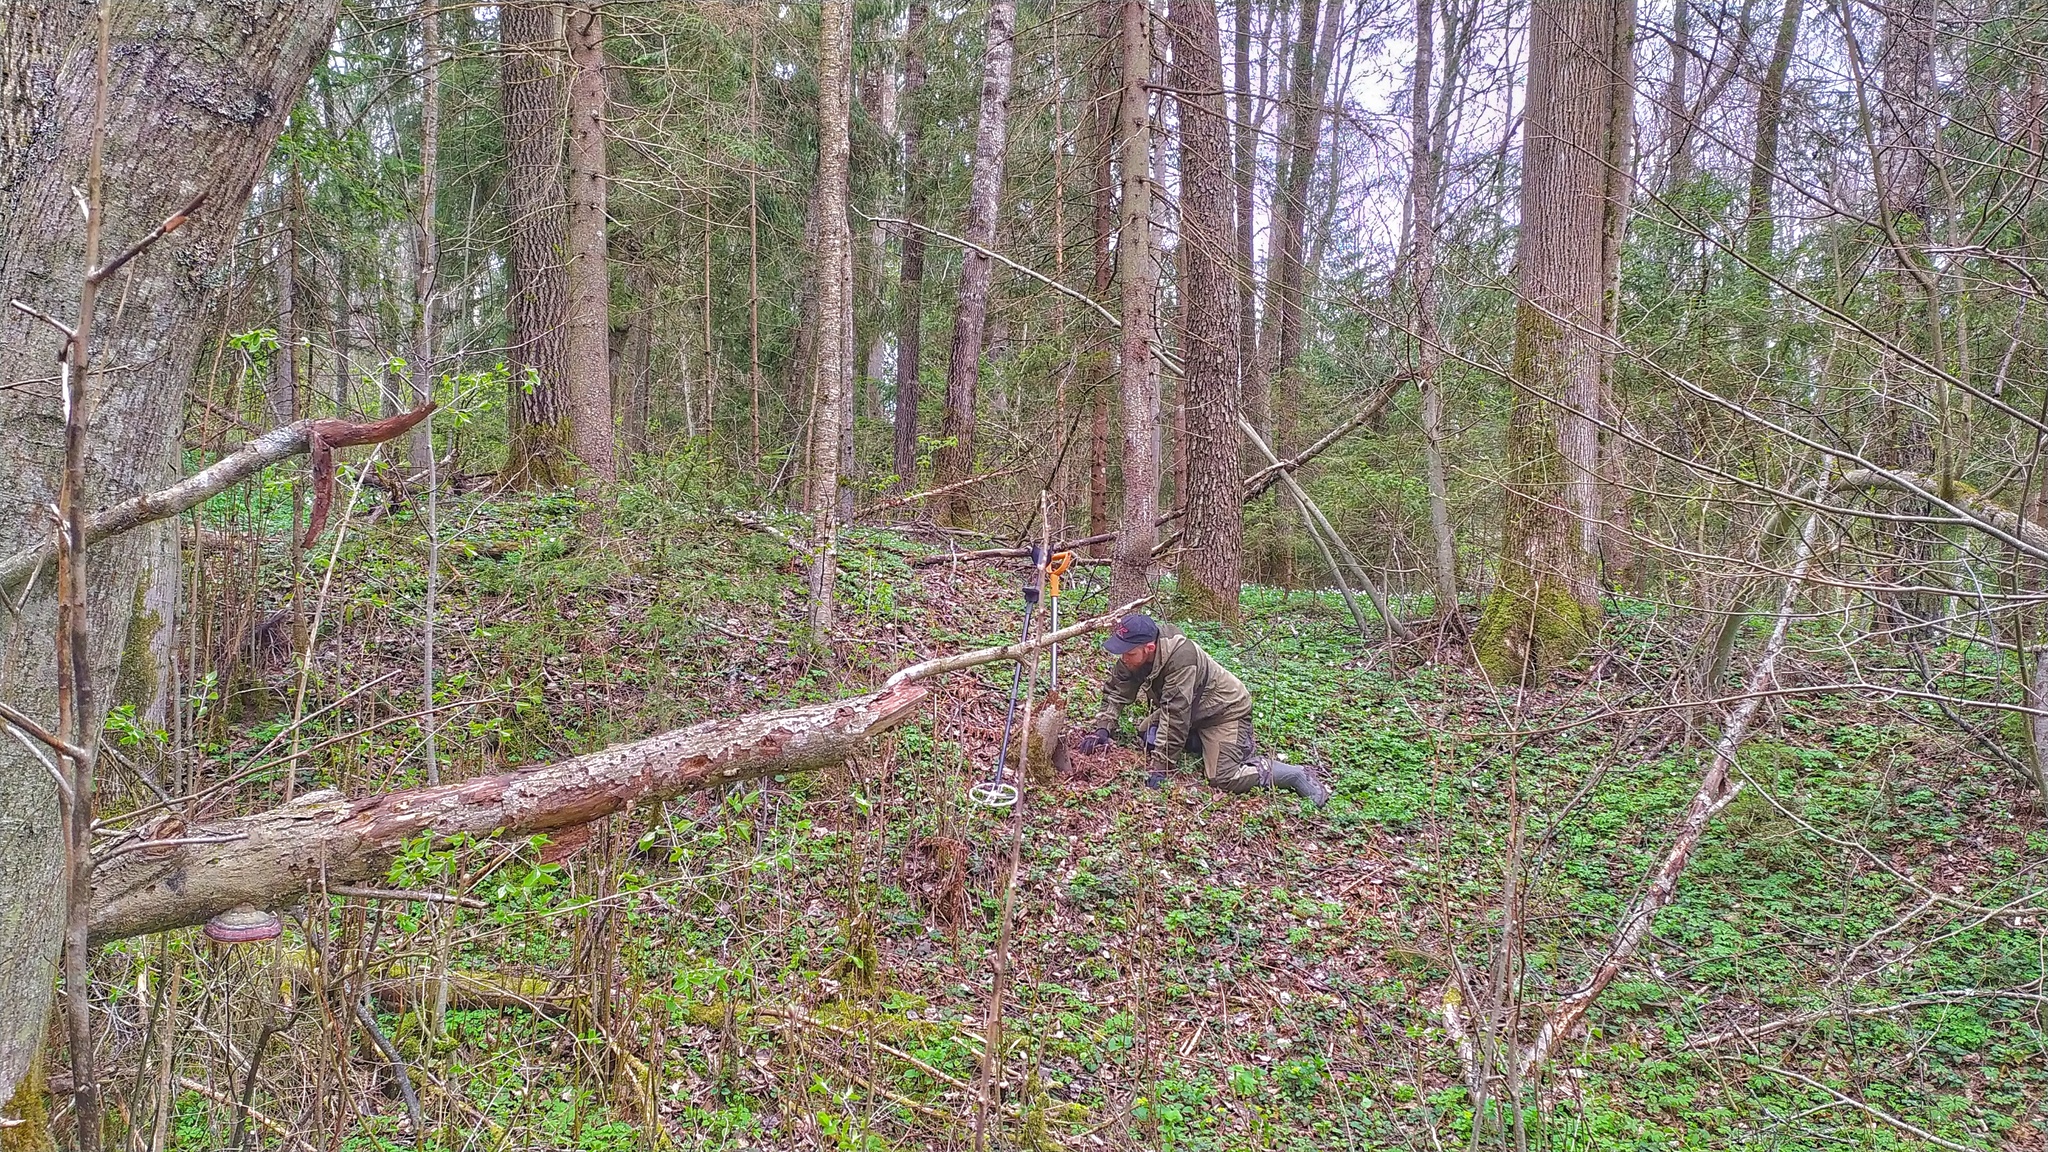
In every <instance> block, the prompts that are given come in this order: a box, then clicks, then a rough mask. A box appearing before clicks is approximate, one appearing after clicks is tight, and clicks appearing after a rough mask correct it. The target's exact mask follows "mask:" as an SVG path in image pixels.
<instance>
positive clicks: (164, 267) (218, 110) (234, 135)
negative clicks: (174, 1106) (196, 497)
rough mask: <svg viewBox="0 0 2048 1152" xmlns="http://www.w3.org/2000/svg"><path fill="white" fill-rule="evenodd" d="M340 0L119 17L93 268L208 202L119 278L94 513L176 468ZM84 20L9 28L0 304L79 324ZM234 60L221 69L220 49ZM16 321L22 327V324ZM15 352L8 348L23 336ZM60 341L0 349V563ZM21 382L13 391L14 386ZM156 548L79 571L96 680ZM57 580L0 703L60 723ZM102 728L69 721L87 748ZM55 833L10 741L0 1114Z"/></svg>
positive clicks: (98, 338)
mask: <svg viewBox="0 0 2048 1152" xmlns="http://www.w3.org/2000/svg"><path fill="white" fill-rule="evenodd" d="M335 12H336V4H335V3H334V2H333V0H303V2H300V0H250V2H248V3H242V4H236V5H224V4H220V3H216V2H214V0H198V2H197V3H195V4H191V5H187V6H185V7H183V8H181V9H180V11H179V14H178V19H176V20H173V21H168V22H167V21H165V20H163V19H161V18H160V13H159V12H157V11H156V10H154V9H150V8H147V7H146V6H131V7H115V8H113V9H112V10H111V21H112V25H111V28H110V38H111V42H112V49H111V59H112V61H113V63H112V80H111V85H110V89H109V92H108V97H107V104H106V116H105V130H104V132H103V134H102V140H103V145H102V154H103V171H104V188H105V193H104V198H103V202H102V213H103V217H104V219H105V220H106V232H105V243H104V245H103V251H106V252H109V253H113V252H120V251H122V250H124V249H126V248H127V247H128V246H129V245H130V244H132V243H134V242H136V241H138V240H140V239H142V238H143V237H144V236H145V235H146V234H148V233H149V231H150V230H151V229H153V228H156V227H157V226H158V225H159V224H161V223H162V222H164V221H165V220H166V219H167V218H169V217H171V216H172V215H173V214H174V213H175V212H177V211H178V210H179V209H180V208H181V207H183V206H185V205H186V204H188V203H190V202H191V200H192V199H193V197H194V196H195V195H198V194H201V193H204V194H206V195H207V197H208V199H207V202H206V203H205V205H204V206H203V207H202V208H201V209H200V211H199V212H198V213H197V214H196V215H194V216H193V217H192V218H191V219H190V220H189V221H188V222H187V223H186V224H185V225H184V226H183V227H181V228H179V229H178V230H177V231H175V232H173V233H171V234H170V235H169V236H167V237H166V238H165V239H163V240H162V241H161V242H159V243H158V244H156V245H155V246H153V247H152V248H150V249H149V250H148V251H147V252H145V253H143V254H142V255H141V256H140V257H138V258H137V259H136V260H135V261H134V262H133V263H132V264H130V265H129V266H128V268H127V269H126V270H124V271H123V272H122V273H121V284H120V291H119V292H112V291H110V292H108V293H106V294H105V295H104V296H103V297H102V301H103V307H102V308H101V310H100V313H99V316H98V318H97V320H96V323H95V325H94V336H95V340H94V343H95V349H94V353H95V362H96V363H97V364H100V365H107V366H116V365H118V366H126V367H125V368H121V369H115V368H113V367H108V368H105V369H102V370H98V371H95V372H94V375H93V385H94V387H93V393H94V405H93V409H92V411H91V412H90V413H89V414H88V417H89V419H90V428H89V431H88V439H87V444H86V452H87V457H86V467H87V472H88V476H89V489H88V493H87V495H88V498H89V499H90V500H91V502H92V506H94V507H105V506H106V505H108V504H112V503H117V502H119V501H122V500H125V499H127V498H129V497H131V496H134V495H136V494H138V493H141V492H143V491H146V490H149V489H153V488H154V487H156V486H157V485H158V484H159V483H160V482H161V481H162V479H163V477H164V476H166V475H169V474H171V473H172V472H173V471H174V469H175V467H176V464H177V459H178V455H177V454H178V441H179V437H178V430H179V427H180V423H181V418H182V412H183V403H184V397H185V392H186V388H187V386H188V384H189V382H190V373H191V369H192V365H193V363H194V362H195V359H196V357H197V355H198V351H199V344H200V341H201V338H202V334H201V330H202V328H204V326H205V325H204V322H203V317H204V316H205V313H206V305H207V302H208V299H209V296H210V289H209V284H210V274H211V272H212V270H213V269H214V268H215V267H216V266H217V265H219V264H220V263H221V262H222V261H223V260H224V259H225V258H226V256H227V255H228V252H229V250H230V248H231V246H232V245H233V242H234V239H235V234H236V231H237V229H238V227H239V225H240V223H241V209H242V206H243V204H244V203H245V202H246V199H247V196H248V190H249V188H250V186H251V185H252V184H253V182H254V181H255V179H256V178H257V175H258V174H259V173H260V172H261V171H262V168H263V164H264V161H265V159H266V158H267V157H268V156H269V154H270V148H271V145H272V144H273V143H275V141H276V139H277V136H278V134H279V133H280V132H281V131H282V130H283V129H284V126H285V122H286V118H287V116H288V115H289V113H290V111H291V109H292V107H293V105H294V104H296V103H297V101H298V96H299V92H300V90H301V89H302V88H303V87H304V85H305V81H306V77H307V75H308V74H309V72H310V71H311V69H312V66H313V62H314V60H315V59H317V58H318V57H319V55H320V54H321V53H322V52H324V51H325V50H326V48H327V43H328V35H329V33H330V32H331V31H332V29H333V25H334V18H335ZM94 13H95V8H94V6H93V5H91V4H86V3H80V2H76V0H53V2H50V3H45V4H40V5H33V6H28V5H14V6H11V7H9V8H7V9H6V10H5V11H4V14H0V72H4V74H5V75H6V77H7V80H8V83H6V84H4V85H0V142H4V144H0V202H4V203H5V204H6V205H7V207H8V211H7V212H5V213H0V300H12V299H20V300H22V301H24V302H26V303H28V304H30V305H31V306H33V307H36V308H38V309H40V310H42V311H44V312H46V313H48V314H50V315H53V316H55V317H58V318H59V319H61V320H63V321H65V322H66V323H72V322H75V321H76V320H77V319H78V318H77V317H76V316H75V315H74V313H75V312H76V310H77V306H78V298H79V290H80V286H81V281H82V279H83V277H84V275H85V272H86V269H85V266H84V261H85V248H84V237H83V235H82V230H81V228H80V226H79V216H78V208H77V204H76V201H75V200H74V198H73V189H74V188H76V187H82V186H83V185H84V183H85V171H86V167H87V157H88V155H89V153H90V152H91V142H92V136H93V122H94V109H95V106H96V103H97V100H96V84H95V69H94V66H93V60H94V54H95V43H94V37H92V36H90V35H85V34H82V32H83V30H87V29H90V28H92V27H93V26H94V24H95V15H94ZM229 43H232V44H233V45H234V46H235V50H234V51H232V52H224V51H222V50H221V46H222V45H223V44H229ZM16 323H18V318H17V321H16ZM16 336H19V338H18V339H17V338H16ZM61 343H62V338H61V337H59V336H57V335H56V334H55V333H53V332H51V331H49V330H48V329H47V328H45V327H44V326H42V325H30V326H27V327H25V328H20V327H16V328H15V329H14V334H11V335H10V337H9V339H7V340H5V341H0V427H5V428H6V429H7V437H8V444H9V448H8V450H7V451H5V452H0V554H13V553H14V552H16V551H18V550H19V549H21V548H23V547H25V546H32V545H37V544H42V543H45V542H47V541H48V539H49V536H50V522H49V518H48V516H47V513H46V512H45V509H46V508H47V507H48V506H49V504H50V502H51V501H52V500H53V498H54V497H55V495H56V492H57V488H58V480H59V474H60V472H61V470H62V460H63V443H64V436H63V432H62V427H63V416H62V412H61V406H60V400H59V397H58V396H57V394H56V393H55V391H54V390H53V389H52V388H51V386H50V385H49V384H48V383H25V382H30V381H47V380H48V379H49V378H50V376H51V375H52V369H51V365H52V364H53V363H54V362H55V361H56V359H57V349H58V348H59V346H60V344H61ZM17 384H20V385H21V386H16V385H17ZM149 551H150V540H149V534H147V533H139V534H135V535H131V536H129V537H126V538H123V539H120V540H116V541H111V542H109V543H107V544H104V545H102V546H101V547H98V548H96V549H93V550H92V554H91V556H90V557H89V558H88V559H87V561H86V563H87V565H88V571H87V578H88V581H89V601H88V619H89V621H90V629H91V637H92V639H91V649H90V659H91V663H92V675H93V676H94V677H96V678H97V679H98V681H99V682H100V683H111V682H112V681H113V679H114V673H115V668H116V665H117V663H118V660H119V657H120V654H121V647H122V640H123V637H124V635H125V634H126V633H127V631H128V629H127V627H126V625H127V623H128V619H129V616H130V613H131V612H132V610H133V607H134V603H135V596H136V593H137V587H138V582H139V581H140V580H141V579H142V577H143V571H142V569H143V566H144V564H145V563H146V557H147V555H148V553H149ZM56 615H57V603H56V597H55V595H54V590H53V587H52V585H51V583H50V580H49V574H48V572H47V571H45V573H44V576H43V577H42V578H41V579H40V580H39V581H38V583H37V584H36V585H34V586H33V587H31V588H30V589H29V590H28V592H27V594H26V596H25V598H24V599H23V600H22V601H21V604H20V610H19V611H18V612H13V613H7V614H0V667H5V668H7V669H8V670H9V671H8V674H7V675H6V676H5V677H4V678H0V699H4V700H5V702H6V703H8V704H10V705H12V706H14V707H15V708H18V709H20V710H21V711H23V712H24V713H26V714H28V715H29V716H31V717H36V718H40V719H43V720H45V721H46V722H47V720H48V718H50V717H52V716H54V715H55V714H56V685H57V671H56V662H55V653H54V645H53V644H52V641H51V637H52V636H53V635H55V632H56V625H55V620H56ZM100 720H101V717H99V716H96V715H85V716H83V717H81V724H82V725H83V728H84V731H83V732H82V734H81V735H82V738H83V739H84V740H85V741H87V742H88V743H89V742H92V741H96V740H97V739H98V734H99V728H100ZM63 876H64V837H63V831H62V829H61V828H60V826H59V806H58V800H57V794H56V790H55V785H54V782H53V781H52V779H51V776H50V773H49V771H48V770H47V769H46V768H45V767H44V765H43V763H42V762H41V761H40V760H38V759H37V758H36V757H34V756H33V755H31V754H30V753H29V752H27V751H26V750H25V749H24V748H22V746H21V745H20V744H18V743H16V742H15V741H13V740H11V739H10V740H7V741H4V742H0V893H5V894H6V896H5V898H4V899H0V940H5V941H6V945H5V946H4V947H0V1101H10V1100H14V1099H15V1088H16V1086H17V1085H18V1084H19V1083H20V1082H21V1080H22V1078H23V1077H24V1076H25V1075H26V1074H27V1072H28V1069H29V1067H30V1064H31V1062H32V1061H33V1060H34V1058H35V1055H36V1052H37V1050H38V1049H39V1048H40V1047H41V1046H42V1044H43V1039H44V1036H45V1034H46V1027H45V1026H46V1022H47V1019H48V1014H49V1007H50V997H51V993H52V991H53V990H54V987H55V977H56V972H57V954H58V945H59V935H60V932H61V930H62V927H63V924H64V920H65V916H64V905H65V893H64V888H63V883H64V882H63Z"/></svg>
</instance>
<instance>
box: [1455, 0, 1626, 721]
mask: <svg viewBox="0 0 2048 1152" xmlns="http://www.w3.org/2000/svg"><path fill="white" fill-rule="evenodd" d="M1627 23H1628V20H1627V9H1625V8H1624V7H1623V6H1621V5H1616V4H1613V3H1610V2H1608V0H1537V2H1536V4H1535V6H1534V8H1533V9H1532V11H1531V15H1530V22H1529V90H1528V95H1527V97H1526V100H1527V104H1526V107H1525V110H1524V113H1523V119H1522V150H1523V159H1522V195H1521V213H1520V218H1521V233H1520V236H1519V238H1518V241H1517V244H1516V252H1515V258H1516V264H1517V267H1518V291H1517V302H1516V310H1515V351H1514V359H1513V363H1512V366H1511V368H1510V372H1511V374H1512V376H1513V378H1514V380H1515V382H1516V384H1517V387H1516V390H1515V400H1514V408H1513V412H1512V416H1511V419H1510V424H1509V430H1508V443H1507V458H1506V467H1507V474H1506V477H1505V479H1506V492H1505V493H1504V496H1505V500H1504V504H1503V509H1502V537H1503V539H1502V549H1501V563H1500V576H1499V583H1498V585H1497V586H1496V587H1495V589H1494V592H1493V594H1492V595H1491V596H1489V597H1487V599H1486V604H1485V607H1484V611H1483V613H1482V616H1481V619H1480V624H1479V632H1478V635H1477V636H1476V637H1475V644H1476V648H1477V652H1478V655H1479V659H1480V662H1481V664H1482V665H1483V666H1484V667H1485V669H1486V670H1487V672H1488V674H1489V675H1491V676H1492V677H1493V678H1494V679H1495V680H1496V681H1498V682H1505V683H1524V682H1531V683H1535V682H1541V681H1543V680H1544V679H1546V678H1547V677H1548V676H1549V675H1550V674H1551V673H1552V672H1553V671H1555V670H1556V669H1557V668H1558V667H1559V666H1561V665H1563V664H1564V663H1566V662H1567V661H1569V660H1571V659H1573V658H1574V657H1576V656H1577V655H1578V654H1579V653H1580V652H1581V651H1583V650H1584V649H1585V647H1586V646H1587V645H1588V644H1590V643H1591V642H1592V641H1593V640H1594V638H1595V637H1597V636H1598V634H1599V631H1600V624H1601V609H1600V586H1599V579H1598V568H1597V557H1596V554H1595V551H1594V549H1593V548H1592V547H1590V546H1589V543H1588V537H1589V533H1590V531H1592V530H1593V529H1595V528H1597V525H1598V523H1599V511H1598V509H1597V507H1595V506H1594V504H1595V503H1596V500H1595V499H1594V498H1595V496H1596V495H1597V488H1596V487H1595V486H1594V484H1595V481H1596V479H1597V468H1598V464H1599V460H1598V452H1599V443H1600V437H1599V425H1598V424H1597V423H1596V421H1597V420H1598V419H1599V416H1600V400H1601V375H1602V362H1603V358H1604V357H1603V354H1602V350H1601V345H1602V343H1603V341H1602V339H1601V333H1602V331H1603V329H1604V324H1605V309H1606V301H1607V295H1608V284H1607V281H1606V276H1605V273H1606V261H1605V259H1604V257H1605V252H1604V247H1605V245H1604V244H1601V243H1588V242H1587V240H1588V238H1589V237H1604V236H1606V235H1607V234H1608V231H1607V230H1608V227H1609V222H1610V221H1609V209H1608V199H1609V194H1610V182H1609V178H1608V158H1609V157H1610V156H1612V155H1613V154H1614V147H1613V145H1614V141H1612V140H1611V139H1610V135H1611V133H1612V132H1613V130H1614V127H1615V125H1616V122H1617V119H1618V117H1617V115H1616V105H1617V104H1620V103H1626V102H1627V101H1628V100H1629V99H1630V95H1631V92H1632V89H1631V86H1630V83H1629V73H1628V71H1627V69H1626V68H1625V67H1622V66H1621V64H1620V61H1618V60H1617V55H1618V53H1619V52H1621V51H1626V50H1627V46H1628V45H1629V43H1630V35H1631V33H1632V31H1633V30H1632V29H1631V28H1629V27H1626V26H1625V25H1626V24H1627ZM1617 89H1619V90H1618V91H1617Z"/></svg>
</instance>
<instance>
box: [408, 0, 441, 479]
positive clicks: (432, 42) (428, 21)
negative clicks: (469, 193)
mask: <svg viewBox="0 0 2048 1152" xmlns="http://www.w3.org/2000/svg"><path fill="white" fill-rule="evenodd" d="M437 3H438V0H421V8H420V13H419V19H420V205H419V212H420V215H419V219H418V221H416V222H415V223H414V225H413V228H414V232H413V277H412V284H413V301H412V305H413V330H412V364H411V371H410V372H408V373H407V375H408V376H410V377H411V378H412V398H411V401H410V402H409V403H408V404H407V405H406V407H408V408H418V407H419V406H420V405H422V404H425V403H426V402H428V401H429V400H432V399H433V398H434V377H435V374H436V371H437V365H436V363H435V341H434V296H435V293H436V291H437V289H438V288H439V282H440V277H441V262H440V237H439V235H438V234H437V232H436V228H435V217H436V215H438V212H439V205H440V196H439V192H440V179H441V177H440V160H441V20H440V9H439V8H438V7H436V4H437ZM432 435H433V433H432V426H431V422H429V423H427V424H422V425H421V426H420V427H418V428H416V429H414V430H413V431H412V432H410V433H408V434H407V435H406V438H405V449H406V451H405V455H406V462H407V463H406V466H407V468H409V469H410V470H411V471H412V472H414V473H415V474H417V473H422V472H426V471H427V470H428V466H429V465H430V464H431V463H432V456H433V452H434V444H433V439H432Z"/></svg>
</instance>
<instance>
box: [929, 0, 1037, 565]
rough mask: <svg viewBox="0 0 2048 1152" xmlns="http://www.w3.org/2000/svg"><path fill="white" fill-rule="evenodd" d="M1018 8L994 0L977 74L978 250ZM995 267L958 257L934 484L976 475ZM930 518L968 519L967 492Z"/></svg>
mask: <svg viewBox="0 0 2048 1152" xmlns="http://www.w3.org/2000/svg"><path fill="white" fill-rule="evenodd" d="M1016 26H1017V5H1016V2H1015V0H993V2H992V3H990V4H989V8H988V33H987V38H986V41H987V44H988V55H987V57H986V58H985V59H984V60H983V61H982V68H981V117H980V121H979V127H978V128H977V129H976V131H975V134H974V174H973V177H972V180H971V183H970V184H969V186H968V190H967V233H966V235H967V241H968V243H969V244H970V245H978V246H980V247H982V248H987V247H988V246H990V245H992V244H994V243H995V239H996V214H997V210H998V208H999V206H1000V204H1001V201H1002V196H1003V160H1004V152H1005V148H1006V146H1007V144H1008V142H1009V134H1010V77H1011V74H1012V72H1013V70H1014V66H1015V61H1016V52H1017V44H1016ZM994 273H995V261H993V260H991V259H989V257H988V255H987V254H986V253H985V252H981V251H977V250H976V249H975V248H974V247H969V248H967V249H966V251H964V252H962V253H961V257H960V302H959V304H958V306H957V307H955V308H954V310H953V355H952V358H951V359H950V360H948V361H947V362H946V417H945V424H944V425H943V427H942V430H941V436H942V437H943V438H944V439H945V440H948V441H950V443H948V444H947V445H945V446H944V447H942V448H940V449H939V453H938V456H937V458H936V459H935V461H934V465H935V466H934V468H933V470H932V482H933V483H934V484H937V485H940V486H944V485H947V484H957V483H959V482H960V481H962V480H965V479H967V477H968V476H969V475H970V474H972V473H973V471H974V422H975V404H976V400H977V393H978V391H979V388H980V384H981V347H982V337H983V334H984V331H985V329H986V326H987V323H988V293H989V286H990V283H991V281H992V279H993V276H994ZM933 505H934V507H933V509H932V512H933V515H934V516H936V517H937V518H938V520H939V521H940V523H944V524H966V523H969V522H971V521H972V520H973V512H972V501H971V500H970V499H969V498H968V492H967V490H966V489H964V488H962V489H956V490H955V491H953V492H949V493H947V494H946V495H943V496H939V497H937V498H935V499H934V500H933Z"/></svg>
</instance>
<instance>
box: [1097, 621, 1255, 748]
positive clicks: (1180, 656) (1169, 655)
mask: <svg viewBox="0 0 2048 1152" xmlns="http://www.w3.org/2000/svg"><path fill="white" fill-rule="evenodd" d="M1141 694H1142V695H1143V696H1144V697H1145V703H1146V706H1147V707H1149V708H1151V709H1152V711H1151V713H1150V715H1148V716H1147V717H1146V718H1145V720H1144V721H1140V722H1139V724H1138V727H1139V729H1140V730H1143V729H1144V727H1145V725H1146V723H1148V722H1151V721H1157V722H1158V724H1159V732H1158V734H1157V736H1156V737H1155V738H1154V741H1153V745H1152V747H1153V750H1154V751H1156V752H1158V753H1160V754H1161V755H1163V756H1165V757H1166V758H1167V759H1168V760H1177V759H1179V758H1180V754H1181V752H1182V750H1184V749H1185V748H1186V747H1187V742H1188V733H1190V732H1193V731H1195V730H1196V729H1198V728H1206V727H1208V726H1209V725H1211V724H1214V723H1217V722H1218V721H1222V720H1242V719H1244V718H1246V717H1248V716H1250V715H1251V714H1252V694H1251V693H1250V692H1247V691H1246V690H1245V686H1244V682H1243V681H1241V680H1239V679H1238V678H1237V677H1236V676H1234V675H1232V674H1231V672H1230V669H1228V668H1225V667H1224V666H1223V665H1221V664H1218V663H1217V662H1216V658H1215V657H1213V656H1211V655H1209V654H1208V653H1207V652H1204V651H1202V646H1201V645H1200V644H1197V643H1195V642H1194V640H1193V639H1191V638H1190V637H1188V636H1186V635H1184V634H1183V633H1182V632H1181V630H1180V629H1178V628H1176V627H1174V626H1173V625H1171V624H1161V625H1160V626H1159V649H1158V651H1156V652H1154V653H1152V660H1151V662H1150V663H1148V664H1146V665H1145V666H1144V667H1142V668H1140V669H1138V670H1137V671H1135V672H1132V671H1129V670H1128V669H1126V668H1125V667H1124V666H1123V665H1122V664H1120V663H1119V664H1117V665H1115V666H1113V667H1112V668H1111V669H1110V674H1109V680H1108V682H1107V683H1105V684H1104V685H1103V686H1102V708H1101V710H1100V711H1099V712H1097V713H1096V716H1095V724H1094V727H1097V728H1103V729H1109V730H1114V729H1115V728H1116V725H1117V721H1118V719H1119V718H1121V717H1122V716H1123V712H1124V709H1126V708H1128V707H1130V706H1131V705H1132V704H1133V703H1135V702H1136V701H1137V699H1138V697H1139V696H1140V695H1141Z"/></svg>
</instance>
